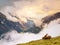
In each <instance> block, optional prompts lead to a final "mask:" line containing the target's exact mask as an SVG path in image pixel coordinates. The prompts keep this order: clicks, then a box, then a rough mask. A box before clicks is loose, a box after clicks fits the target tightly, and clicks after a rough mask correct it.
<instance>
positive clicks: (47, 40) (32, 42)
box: [17, 36, 60, 45]
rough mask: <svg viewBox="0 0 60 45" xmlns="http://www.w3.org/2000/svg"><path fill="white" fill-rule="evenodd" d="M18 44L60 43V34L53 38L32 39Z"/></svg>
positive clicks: (45, 44) (42, 44) (40, 44)
mask: <svg viewBox="0 0 60 45" xmlns="http://www.w3.org/2000/svg"><path fill="white" fill-rule="evenodd" d="M17 45H60V36H59V37H55V38H51V39H42V40H37V41H31V42H29V43H25V44H17Z"/></svg>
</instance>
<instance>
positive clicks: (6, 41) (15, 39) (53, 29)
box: [0, 19, 60, 45]
mask: <svg viewBox="0 0 60 45" xmlns="http://www.w3.org/2000/svg"><path fill="white" fill-rule="evenodd" d="M58 22H59V19H58V20H54V21H52V22H51V23H50V24H49V25H48V26H47V27H46V28H44V29H43V30H42V31H41V32H39V33H38V34H33V33H28V32H27V33H18V32H17V31H15V30H12V31H10V32H8V33H6V34H3V35H1V37H3V38H1V40H0V45H16V44H18V43H20V44H21V43H27V42H30V41H32V40H33V41H34V40H39V39H41V38H42V37H43V36H44V35H45V34H48V35H50V36H52V37H56V36H60V30H59V29H60V24H58Z"/></svg>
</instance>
